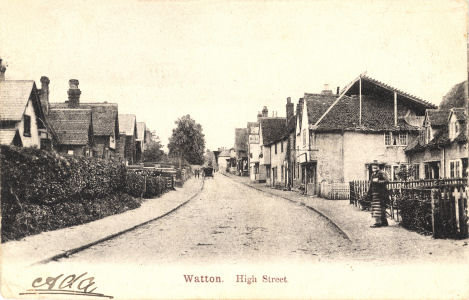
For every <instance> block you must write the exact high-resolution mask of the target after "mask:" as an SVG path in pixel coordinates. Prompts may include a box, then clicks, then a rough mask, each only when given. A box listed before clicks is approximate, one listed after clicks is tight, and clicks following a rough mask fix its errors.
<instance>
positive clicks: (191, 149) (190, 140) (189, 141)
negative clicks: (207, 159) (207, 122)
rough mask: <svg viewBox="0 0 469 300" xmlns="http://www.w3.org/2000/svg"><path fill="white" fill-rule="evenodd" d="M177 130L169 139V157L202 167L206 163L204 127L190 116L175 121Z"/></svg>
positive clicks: (175, 129) (174, 130)
mask: <svg viewBox="0 0 469 300" xmlns="http://www.w3.org/2000/svg"><path fill="white" fill-rule="evenodd" d="M175 124H176V128H174V129H173V134H172V135H171V137H170V138H169V143H168V149H169V156H175V157H179V158H180V159H181V160H182V159H185V160H187V162H189V163H190V164H195V165H201V164H203V162H204V148H205V135H204V134H203V132H202V126H201V125H200V124H198V123H196V122H195V121H194V120H193V119H192V118H191V116H190V115H185V116H183V117H181V118H179V119H177V121H175Z"/></svg>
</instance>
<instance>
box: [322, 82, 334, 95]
mask: <svg viewBox="0 0 469 300" xmlns="http://www.w3.org/2000/svg"><path fill="white" fill-rule="evenodd" d="M321 94H323V95H332V90H331V89H329V84H328V83H326V84H324V89H323V90H322V91H321Z"/></svg>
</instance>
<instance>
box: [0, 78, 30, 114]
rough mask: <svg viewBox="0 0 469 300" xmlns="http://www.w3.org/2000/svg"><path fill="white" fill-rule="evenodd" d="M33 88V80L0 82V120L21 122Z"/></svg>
mask: <svg viewBox="0 0 469 300" xmlns="http://www.w3.org/2000/svg"><path fill="white" fill-rule="evenodd" d="M33 86H34V81H33V80H4V81H0V120H2V121H20V120H21V118H22V117H23V113H24V110H25V108H26V104H27V103H28V100H29V96H30V95H31V91H32V89H33Z"/></svg>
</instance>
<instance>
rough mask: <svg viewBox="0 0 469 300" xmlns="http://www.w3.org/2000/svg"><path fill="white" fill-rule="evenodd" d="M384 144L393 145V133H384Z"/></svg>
mask: <svg viewBox="0 0 469 300" xmlns="http://www.w3.org/2000/svg"><path fill="white" fill-rule="evenodd" d="M384 144H385V145H386V146H391V145H392V133H391V132H386V133H385V134H384Z"/></svg>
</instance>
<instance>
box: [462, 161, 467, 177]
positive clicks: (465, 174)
mask: <svg viewBox="0 0 469 300" xmlns="http://www.w3.org/2000/svg"><path fill="white" fill-rule="evenodd" d="M461 165H462V172H461V175H462V177H467V157H466V158H461Z"/></svg>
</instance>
